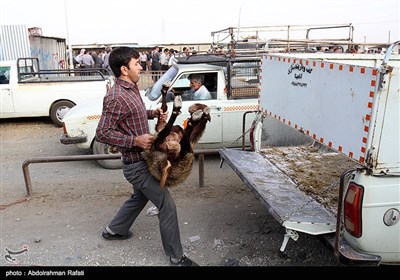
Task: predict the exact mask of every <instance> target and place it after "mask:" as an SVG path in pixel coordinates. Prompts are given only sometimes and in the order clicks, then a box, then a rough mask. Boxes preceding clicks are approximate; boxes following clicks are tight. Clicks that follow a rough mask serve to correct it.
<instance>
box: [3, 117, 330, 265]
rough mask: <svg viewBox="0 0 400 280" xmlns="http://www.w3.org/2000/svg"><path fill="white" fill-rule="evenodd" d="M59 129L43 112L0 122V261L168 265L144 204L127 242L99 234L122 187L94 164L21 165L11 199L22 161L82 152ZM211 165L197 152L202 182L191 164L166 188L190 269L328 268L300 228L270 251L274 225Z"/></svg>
mask: <svg viewBox="0 0 400 280" xmlns="http://www.w3.org/2000/svg"><path fill="white" fill-rule="evenodd" d="M61 134H62V129H61V128H57V127H55V126H54V125H53V124H51V123H50V121H49V120H47V119H46V118H44V119H41V118H35V119H22V120H21V119H20V120H1V122H0V137H1V139H0V141H1V142H0V143H1V145H0V167H1V168H0V169H1V179H0V180H1V181H0V187H1V206H2V207H1V208H2V210H0V213H1V250H0V252H1V260H0V266H4V267H8V266H67V267H74V266H104V267H108V266H169V265H170V264H169V260H168V258H167V257H166V255H165V254H164V251H163V248H162V245H161V240H160V233H159V228H158V219H157V216H147V215H146V211H145V210H147V209H148V208H149V207H150V206H151V204H149V205H148V207H146V208H145V209H144V211H143V212H142V214H141V215H140V216H139V217H138V219H137V220H136V222H135V223H134V225H133V226H132V228H131V230H132V231H133V233H134V236H133V238H131V239H129V240H125V241H106V240H104V239H103V238H102V237H101V232H102V230H103V228H104V227H105V226H106V225H107V224H108V222H110V220H111V219H112V217H113V216H114V215H115V214H116V211H117V210H118V209H119V207H120V206H121V205H122V203H123V202H124V201H125V200H126V199H127V198H128V196H129V195H130V194H131V191H132V188H131V186H130V185H129V184H128V183H127V182H126V181H125V179H124V177H123V174H122V171H121V170H106V169H103V168H101V167H100V166H99V165H98V164H97V162H95V161H77V162H57V163H36V164H31V165H29V174H30V178H31V182H32V190H33V193H32V195H31V197H30V198H29V199H28V200H26V201H23V202H19V201H20V200H24V199H25V198H26V190H25V182H24V176H23V172H22V163H23V162H24V161H25V160H27V159H32V158H37V157H52V156H66V155H82V154H91V152H90V151H82V150H79V149H77V148H76V147H74V146H70V145H63V144H61V143H60V140H59V139H60V136H61ZM219 165H220V158H219V156H206V160H205V186H204V187H202V188H199V186H198V184H199V181H198V174H199V172H198V164H197V161H196V164H195V166H194V168H193V171H192V174H191V175H190V177H189V178H188V180H187V181H186V182H185V183H184V184H183V185H180V186H177V187H175V188H171V189H170V191H171V193H172V196H173V197H174V199H175V202H176V205H177V208H178V216H179V222H180V231H181V239H182V243H183V246H184V251H185V253H186V254H187V255H188V256H189V257H190V258H192V259H193V260H195V261H196V262H197V263H198V264H199V265H200V266H338V264H337V261H336V259H335V257H334V254H333V251H332V250H331V249H330V248H328V247H326V246H325V245H324V244H323V243H322V242H321V241H320V240H319V239H318V238H316V237H314V236H310V235H305V234H302V233H299V234H300V238H299V239H298V240H297V241H294V240H289V242H288V245H287V247H286V250H285V251H284V252H283V253H282V252H279V248H280V246H281V244H282V241H283V237H284V234H285V231H284V228H282V227H281V226H280V225H279V224H278V223H277V222H276V221H275V220H274V218H273V217H272V216H271V215H269V214H268V213H267V211H266V208H265V207H264V206H263V205H262V204H261V202H260V201H259V200H258V199H257V198H256V196H255V195H254V194H253V193H252V192H251V191H250V189H249V188H248V187H247V186H246V185H245V184H244V183H243V182H242V181H241V179H240V178H239V177H238V176H237V175H236V173H234V171H233V170H232V169H231V168H230V167H229V165H228V164H224V165H223V166H222V168H220V166H219ZM17 202H19V203H17ZM9 251H11V252H14V253H16V252H18V251H19V253H18V254H17V253H16V254H14V255H11V253H9Z"/></svg>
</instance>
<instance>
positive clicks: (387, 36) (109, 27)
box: [0, 0, 400, 45]
mask: <svg viewBox="0 0 400 280" xmlns="http://www.w3.org/2000/svg"><path fill="white" fill-rule="evenodd" d="M0 1H1V4H2V5H1V6H2V8H1V10H0V25H13V24H24V25H26V27H27V28H29V27H40V28H41V29H42V35H43V36H48V37H59V38H65V39H67V44H72V45H79V44H94V43H98V44H111V43H137V44H139V45H152V44H162V43H164V44H170V43H176V44H180V43H207V42H210V43H211V42H212V41H215V40H216V38H215V37H214V39H213V37H212V36H211V32H213V31H218V30H222V29H225V28H228V27H239V28H244V27H253V26H277V25H286V26H287V25H315V24H321V25H327V24H349V23H351V24H352V25H353V26H354V41H355V42H360V43H362V42H364V41H366V42H382V43H387V42H389V41H390V42H394V41H398V40H399V39H400V36H399V26H400V23H399V17H400V16H399V14H400V4H399V3H400V1H399V0H301V1H300V0H279V1H266V0H218V1H210V0H184V1H183V0H173V1H168V0H167V1H165V0H0ZM239 30H240V29H239ZM342 31H343V30H342ZM341 35H342V34H340V36H341ZM346 35H347V33H346ZM242 36H245V35H242ZM259 36H261V35H260V34H259ZM263 36H272V35H271V34H269V35H263ZM238 37H239V39H240V38H241V35H240V34H238ZM324 38H326V37H324ZM329 38H330V37H329ZM217 39H220V38H217ZM261 39H267V38H261Z"/></svg>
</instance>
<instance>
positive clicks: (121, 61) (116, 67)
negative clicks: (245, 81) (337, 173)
mask: <svg viewBox="0 0 400 280" xmlns="http://www.w3.org/2000/svg"><path fill="white" fill-rule="evenodd" d="M132 58H135V59H138V58H139V52H138V51H137V50H135V49H134V48H130V47H118V48H115V49H113V50H112V51H111V53H110V58H109V65H110V67H111V70H112V71H113V73H114V75H115V77H117V78H118V77H119V76H121V66H126V67H128V68H129V62H130V61H131V59H132Z"/></svg>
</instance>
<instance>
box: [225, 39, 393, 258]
mask: <svg viewBox="0 0 400 280" xmlns="http://www.w3.org/2000/svg"><path fill="white" fill-rule="evenodd" d="M399 43H400V41H398V42H396V43H394V44H393V45H392V46H391V47H390V48H388V50H387V53H386V55H385V56H383V55H378V54H376V55H374V54H340V53H339V54H334V53H321V54H319V53H315V54H274V55H267V56H265V57H263V59H262V68H261V69H262V77H261V82H260V97H259V104H260V106H259V115H260V118H259V119H260V120H261V119H264V117H265V119H266V118H267V117H268V119H269V121H271V120H272V121H273V122H277V123H279V124H280V126H282V127H283V126H286V127H290V128H291V129H292V130H293V131H294V132H295V133H299V132H298V131H301V132H302V133H303V135H306V136H307V137H308V138H309V139H310V140H312V141H313V142H314V143H318V145H319V147H320V148H319V149H315V148H314V147H310V146H286V147H285V146H280V147H279V143H278V142H277V145H276V146H277V147H271V146H266V145H264V144H263V142H264V141H263V139H266V138H268V137H265V134H275V137H278V136H281V137H286V138H287V136H288V135H282V130H281V129H280V126H276V127H272V126H268V123H264V124H263V123H262V122H261V121H260V122H258V123H257V125H256V129H255V132H254V137H255V140H256V143H255V147H256V151H255V152H249V151H239V150H235V149H221V150H220V154H221V157H222V159H223V160H224V162H228V164H229V165H230V166H231V167H232V168H233V169H234V170H235V172H236V173H237V174H238V175H239V176H240V177H241V178H242V180H243V181H244V182H245V183H246V184H247V185H248V186H249V187H250V188H251V189H252V190H253V191H254V193H255V194H256V195H257V197H258V198H259V199H260V200H261V202H262V203H263V204H264V205H266V206H267V209H268V213H270V214H271V215H272V216H273V217H274V218H275V219H276V220H277V221H278V222H279V223H280V224H281V225H282V226H283V227H284V228H285V229H286V234H285V235H284V238H283V242H282V246H281V251H283V250H284V249H285V246H286V245H287V242H288V240H289V239H293V240H297V239H298V238H299V236H300V235H299V234H298V233H299V232H300V233H306V234H312V235H316V236H320V237H323V238H325V239H326V240H327V241H329V243H330V244H331V245H332V246H333V248H334V252H335V256H336V257H337V258H338V261H340V262H342V263H345V264H358V265H360V264H366V265H378V264H399V263H400V223H399V220H400V118H399V108H400V95H399V82H400V79H399V74H400V71H399V70H400V55H399V54H398V45H399ZM395 52H396V53H395ZM299 134H300V133H299ZM328 193H329V194H330V195H328V196H326V195H327V194H328ZM329 196H330V199H331V203H328V201H327V198H328V197H329Z"/></svg>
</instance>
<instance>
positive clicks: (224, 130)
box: [60, 61, 258, 169]
mask: <svg viewBox="0 0 400 280" xmlns="http://www.w3.org/2000/svg"><path fill="white" fill-rule="evenodd" d="M225 62H226V61H225ZM226 69H227V68H226V67H224V66H221V65H215V64H207V63H197V62H196V63H188V62H187V61H186V62H185V63H177V64H175V65H174V66H172V67H171V68H170V69H169V70H168V71H167V72H166V73H165V74H164V75H163V76H161V78H160V79H159V80H158V81H157V82H155V83H154V85H153V86H152V87H150V88H148V89H147V90H142V91H141V94H142V98H143V100H144V102H145V104H146V107H147V108H148V109H155V108H157V107H160V104H159V103H160V99H161V88H162V85H163V84H164V83H166V82H169V83H170V85H171V86H170V90H172V89H174V90H175V91H185V90H188V89H190V87H189V79H190V76H191V75H193V74H202V75H204V77H205V80H204V85H205V86H206V87H207V89H208V90H209V91H210V93H211V95H212V99H209V100H201V103H204V104H206V105H207V106H208V107H209V108H210V114H211V122H210V123H209V124H207V129H206V130H205V132H204V134H203V136H202V137H201V139H200V141H199V142H198V143H197V145H196V147H195V148H196V149H217V148H221V147H239V146H242V138H241V136H242V134H243V127H245V128H246V130H248V129H249V128H250V127H251V125H252V122H253V119H254V116H255V113H254V114H253V117H252V116H248V114H247V113H246V112H252V111H254V112H255V111H256V110H257V108H258V103H257V97H258V88H257V84H254V83H246V82H243V81H241V82H240V83H238V82H237V81H236V79H235V78H232V80H230V82H229V83H227V76H226V75H227V74H226V72H227V71H226ZM228 85H229V86H228ZM102 101H103V100H102V98H98V99H96V100H92V101H90V102H85V103H81V104H79V105H77V106H75V107H73V108H71V110H69V112H68V113H67V114H66V115H65V116H64V118H63V122H64V123H63V127H64V134H63V135H62V137H61V139H60V141H61V143H63V144H75V145H76V146H77V147H78V148H81V149H92V151H93V153H94V154H110V153H118V152H119V151H118V149H117V148H115V147H112V146H110V145H107V144H104V143H99V142H97V141H96V140H95V132H96V128H97V125H98V122H99V120H100V116H101V112H102ZM196 102H198V101H195V100H183V106H182V109H181V112H182V113H181V114H180V115H179V116H178V118H177V121H176V122H175V124H181V125H183V122H184V120H186V119H187V118H188V117H189V112H188V108H189V106H190V105H192V104H193V103H196ZM168 109H169V115H171V111H172V101H169V102H168ZM245 113H246V114H245ZM244 116H246V118H244ZM244 119H245V125H243V120H244ZM156 121H157V120H156V119H155V120H150V121H149V122H150V128H151V130H152V132H154V128H155V122H156ZM244 137H245V138H244V139H245V145H246V146H250V137H249V135H248V134H246V135H245V136H244ZM98 162H99V164H100V165H101V166H103V167H104V168H110V169H111V168H120V167H121V166H122V164H121V161H120V160H99V161H98Z"/></svg>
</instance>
